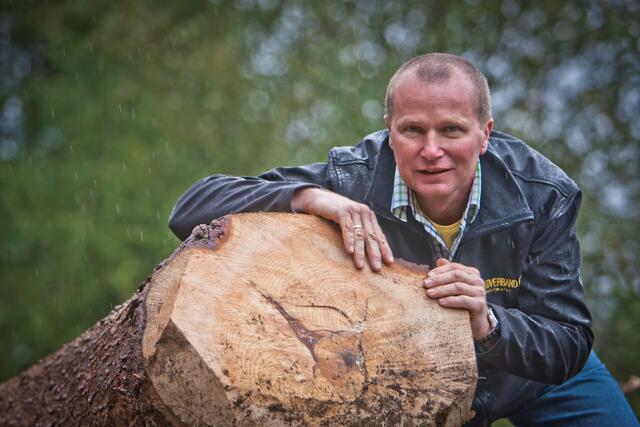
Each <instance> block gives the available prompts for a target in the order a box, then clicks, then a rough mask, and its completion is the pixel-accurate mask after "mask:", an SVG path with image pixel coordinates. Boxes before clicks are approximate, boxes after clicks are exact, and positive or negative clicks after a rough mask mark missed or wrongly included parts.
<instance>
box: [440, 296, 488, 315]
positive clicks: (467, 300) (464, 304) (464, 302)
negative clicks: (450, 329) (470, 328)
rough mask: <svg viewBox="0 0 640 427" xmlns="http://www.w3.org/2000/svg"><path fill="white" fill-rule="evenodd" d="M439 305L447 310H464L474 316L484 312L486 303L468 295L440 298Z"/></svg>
mask: <svg viewBox="0 0 640 427" xmlns="http://www.w3.org/2000/svg"><path fill="white" fill-rule="evenodd" d="M438 304H440V305H441V306H442V307H447V308H462V309H464V310H467V311H468V312H470V313H472V314H477V313H480V312H482V310H483V307H484V304H485V302H484V301H482V300H480V299H478V298H474V297H470V296H467V295H458V296H451V297H445V298H440V299H439V300H438Z"/></svg>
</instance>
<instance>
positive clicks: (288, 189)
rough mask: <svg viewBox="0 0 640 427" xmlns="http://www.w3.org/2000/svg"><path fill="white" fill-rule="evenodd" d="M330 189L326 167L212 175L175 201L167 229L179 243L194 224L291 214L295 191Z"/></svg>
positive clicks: (287, 168) (309, 166)
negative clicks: (251, 214)
mask: <svg viewBox="0 0 640 427" xmlns="http://www.w3.org/2000/svg"><path fill="white" fill-rule="evenodd" d="M328 186H329V182H328V179H327V165H326V164H325V163H314V164H311V165H307V166H300V167H286V168H275V169H272V170H270V171H268V172H265V173H264V174H262V175H260V176H257V177H235V176H226V175H212V176H209V177H207V178H204V179H202V180H200V181H198V182H196V183H195V184H194V185H193V186H191V188H189V189H188V190H187V191H186V192H185V193H184V194H183V195H182V196H181V197H180V199H178V201H177V203H176V205H175V206H174V208H173V211H172V212H171V216H170V218H169V227H170V228H171V230H172V231H173V232H174V233H175V235H176V236H178V238H180V240H184V239H186V238H187V237H189V234H190V233H191V230H193V228H194V227H195V226H196V225H199V224H208V223H209V222H211V221H212V220H214V219H216V218H220V217H221V216H224V215H227V214H230V213H239V212H260V211H268V212H291V211H292V210H291V199H292V198H293V195H294V193H295V191H296V190H298V189H301V188H308V187H316V188H320V187H325V188H327V187H328Z"/></svg>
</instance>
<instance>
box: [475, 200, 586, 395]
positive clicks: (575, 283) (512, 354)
mask: <svg viewBox="0 0 640 427" xmlns="http://www.w3.org/2000/svg"><path fill="white" fill-rule="evenodd" d="M579 206H580V193H576V194H575V195H574V197H573V198H571V199H570V200H567V201H565V203H564V204H563V205H562V206H560V207H559V208H557V209H555V210H554V211H553V212H551V213H550V214H549V216H548V217H547V218H546V219H545V221H544V222H541V223H539V224H537V227H536V236H535V238H534V241H533V242H532V244H531V248H530V251H529V257H528V263H527V264H526V265H525V268H524V270H523V273H522V279H521V285H520V293H519V297H518V305H519V306H518V308H517V309H507V308H504V307H500V306H498V305H494V304H492V305H491V307H492V309H493V311H494V312H495V315H496V317H497V318H498V321H499V325H500V331H499V334H498V337H497V339H496V341H495V343H494V344H493V345H492V346H491V347H490V348H488V349H481V350H480V351H479V353H478V358H479V359H480V360H482V361H484V362H486V363H488V364H490V365H493V366H495V367H496V368H499V369H504V370H506V371H508V372H510V373H512V374H514V375H518V376H521V377H525V378H530V379H533V380H536V381H540V382H544V383H555V384H559V383H562V382H564V381H566V380H567V379H569V378H570V377H572V376H574V375H576V374H577V373H578V372H580V370H581V369H582V367H583V365H584V363H585V362H586V360H587V358H588V357H589V353H590V351H591V347H592V344H593V331H592V330H591V316H590V314H589V310H588V309H587V307H586V305H585V303H584V292H583V287H582V283H581V281H580V247H579V244H578V240H577V237H576V229H575V221H576V218H577V215H578V210H579Z"/></svg>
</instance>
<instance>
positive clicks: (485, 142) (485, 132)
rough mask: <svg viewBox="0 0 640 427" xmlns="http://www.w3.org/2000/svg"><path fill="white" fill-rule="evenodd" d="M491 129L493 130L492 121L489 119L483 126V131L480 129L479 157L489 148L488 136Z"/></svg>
mask: <svg viewBox="0 0 640 427" xmlns="http://www.w3.org/2000/svg"><path fill="white" fill-rule="evenodd" d="M491 129H493V119H489V120H488V121H487V124H485V125H484V129H482V133H483V139H482V145H481V146H480V155H482V154H484V153H486V151H487V148H489V135H491Z"/></svg>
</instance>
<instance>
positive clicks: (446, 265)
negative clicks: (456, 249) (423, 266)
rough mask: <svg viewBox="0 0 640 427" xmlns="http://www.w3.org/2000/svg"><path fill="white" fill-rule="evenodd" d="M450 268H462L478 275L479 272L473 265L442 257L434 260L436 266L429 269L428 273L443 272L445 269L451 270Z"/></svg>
mask: <svg viewBox="0 0 640 427" xmlns="http://www.w3.org/2000/svg"><path fill="white" fill-rule="evenodd" d="M452 270H463V271H465V272H467V273H469V274H477V275H478V276H479V275H480V272H479V271H478V269H477V268H475V267H470V266H467V265H464V264H460V263H457V262H450V261H447V260H446V259H444V258H439V259H438V261H436V268H434V269H432V270H431V271H429V273H430V274H431V275H434V274H441V273H445V272H447V271H452Z"/></svg>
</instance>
